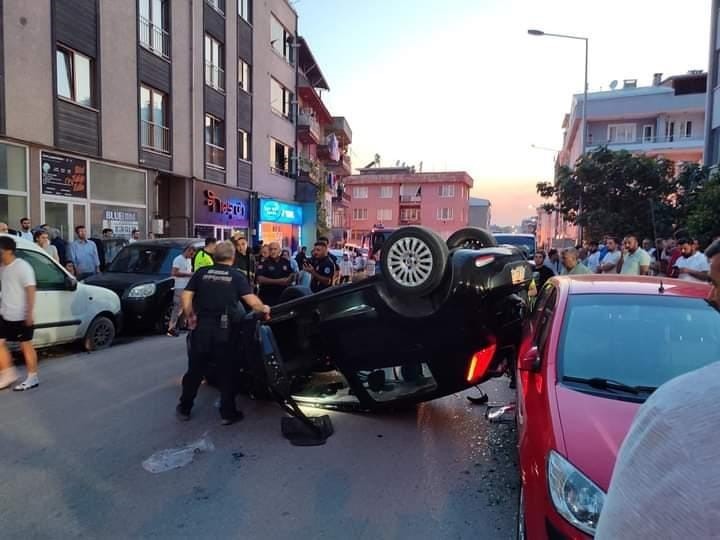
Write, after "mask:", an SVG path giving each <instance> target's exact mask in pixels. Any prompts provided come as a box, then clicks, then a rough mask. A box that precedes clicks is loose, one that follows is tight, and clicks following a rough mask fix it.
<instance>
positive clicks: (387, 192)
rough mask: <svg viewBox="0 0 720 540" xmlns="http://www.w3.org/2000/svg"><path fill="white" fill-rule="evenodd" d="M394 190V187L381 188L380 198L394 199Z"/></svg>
mask: <svg viewBox="0 0 720 540" xmlns="http://www.w3.org/2000/svg"><path fill="white" fill-rule="evenodd" d="M392 196H393V188H392V186H380V198H381V199H392Z"/></svg>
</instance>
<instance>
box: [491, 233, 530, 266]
mask: <svg viewBox="0 0 720 540" xmlns="http://www.w3.org/2000/svg"><path fill="white" fill-rule="evenodd" d="M494 236H495V241H496V242H497V243H498V244H499V245H501V246H502V245H506V246H516V247H518V248H520V249H522V250H523V252H525V255H526V256H527V258H528V260H530V261H532V260H533V259H534V258H535V250H536V241H535V235H534V234H500V233H498V234H495V235H494Z"/></svg>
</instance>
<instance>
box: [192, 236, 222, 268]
mask: <svg viewBox="0 0 720 540" xmlns="http://www.w3.org/2000/svg"><path fill="white" fill-rule="evenodd" d="M216 246H217V240H216V239H215V238H212V237H210V238H206V239H205V248H204V249H199V250H198V251H197V253H195V257H194V258H193V272H197V271H198V270H200V269H201V268H205V267H206V266H212V265H213V262H214V261H213V254H214V253H215V247H216Z"/></svg>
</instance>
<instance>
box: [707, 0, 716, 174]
mask: <svg viewBox="0 0 720 540" xmlns="http://www.w3.org/2000/svg"><path fill="white" fill-rule="evenodd" d="M710 21H711V22H710V52H709V56H710V60H709V62H708V66H709V67H708V79H707V102H706V103H707V105H706V112H707V115H706V119H705V164H706V165H712V166H717V165H718V164H720V0H712V7H711V9H710Z"/></svg>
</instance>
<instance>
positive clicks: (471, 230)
mask: <svg viewBox="0 0 720 540" xmlns="http://www.w3.org/2000/svg"><path fill="white" fill-rule="evenodd" d="M447 246H448V249H456V248H465V249H480V248H486V247H495V246H497V242H496V241H495V237H494V236H493V235H492V234H490V233H489V232H488V231H486V230H485V229H481V228H479V227H465V228H463V229H460V230H459V231H455V232H454V233H453V234H451V235H450V238H448V239H447Z"/></svg>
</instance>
